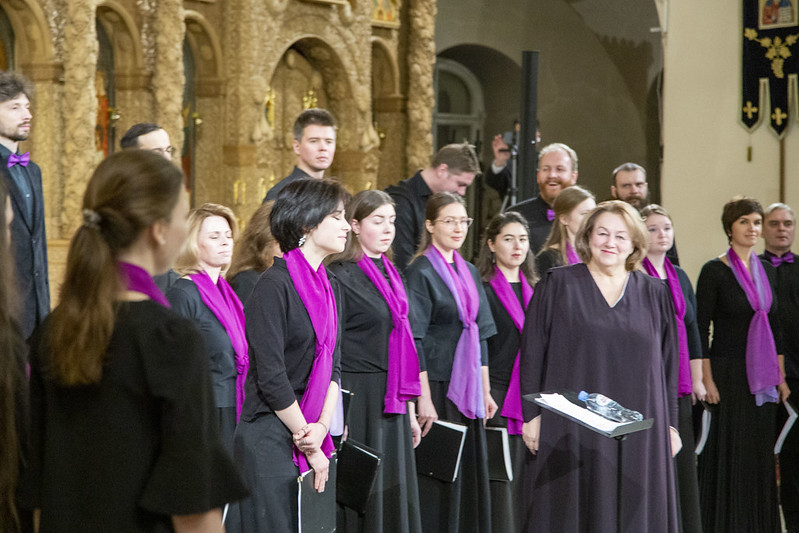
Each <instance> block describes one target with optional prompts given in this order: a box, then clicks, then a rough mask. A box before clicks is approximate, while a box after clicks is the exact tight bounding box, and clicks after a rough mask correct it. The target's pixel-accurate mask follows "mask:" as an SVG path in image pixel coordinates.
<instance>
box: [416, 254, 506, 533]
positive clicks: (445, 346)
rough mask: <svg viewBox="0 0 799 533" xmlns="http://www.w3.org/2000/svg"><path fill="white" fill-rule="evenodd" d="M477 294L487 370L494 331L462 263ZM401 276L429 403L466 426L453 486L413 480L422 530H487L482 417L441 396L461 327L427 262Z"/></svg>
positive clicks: (482, 299) (453, 305) (443, 415)
mask: <svg viewBox="0 0 799 533" xmlns="http://www.w3.org/2000/svg"><path fill="white" fill-rule="evenodd" d="M467 266H468V268H469V271H470V272H471V274H472V277H473V278H474V283H475V285H476V287H477V291H478V293H479V295H480V310H479V312H478V315H477V326H478V327H479V329H480V340H481V351H482V365H483V366H488V354H487V352H488V347H487V345H486V342H485V340H486V339H488V338H489V337H491V336H492V335H494V334H495V333H496V327H495V326H494V320H493V318H492V317H491V310H490V309H489V307H488V301H487V300H486V296H485V291H484V290H483V285H482V282H481V281H480V275H479V273H478V272H477V269H476V268H475V267H474V265H472V264H470V263H467ZM405 276H406V279H407V283H408V299H409V300H410V304H411V327H412V329H413V336H414V337H415V338H416V348H417V351H418V352H419V366H420V369H421V371H422V372H424V371H427V378H428V381H429V382H430V391H431V395H432V400H433V405H434V406H435V408H436V411H437V413H438V417H439V418H440V419H442V420H449V421H452V422H457V423H460V424H465V425H467V426H468V428H469V429H468V433H467V437H466V444H465V445H464V449H463V457H462V461H461V471H460V473H459V474H458V478H457V480H456V481H455V482H454V483H444V482H442V481H439V480H437V479H434V478H431V477H428V476H424V475H420V476H419V500H420V502H421V506H422V508H421V509H422V511H421V512H422V529H423V530H424V531H426V532H430V533H439V532H445V531H449V532H453V533H454V532H459V531H460V532H465V531H480V532H483V533H489V532H490V531H491V494H490V487H489V480H488V462H487V450H486V440H485V429H484V428H483V420H482V419H474V420H471V419H468V418H466V417H464V416H463V415H462V414H461V413H460V411H458V408H457V407H456V406H455V404H454V403H452V401H450V400H449V399H448V398H447V390H448V388H449V379H450V374H451V373H452V360H453V356H454V354H455V347H456V346H457V344H458V339H459V338H460V335H461V332H462V331H463V325H462V323H461V321H460V318H459V315H458V308H457V304H456V303H455V299H454V298H453V296H452V293H451V292H450V290H449V288H447V286H446V285H445V284H444V281H443V280H442V279H441V277H439V275H438V273H437V272H436V271H435V269H434V268H433V265H432V264H431V263H430V261H429V260H428V259H427V258H426V257H424V256H422V257H419V258H417V259H416V260H415V261H414V262H412V263H411V264H410V265H409V266H408V268H407V270H406V271H405Z"/></svg>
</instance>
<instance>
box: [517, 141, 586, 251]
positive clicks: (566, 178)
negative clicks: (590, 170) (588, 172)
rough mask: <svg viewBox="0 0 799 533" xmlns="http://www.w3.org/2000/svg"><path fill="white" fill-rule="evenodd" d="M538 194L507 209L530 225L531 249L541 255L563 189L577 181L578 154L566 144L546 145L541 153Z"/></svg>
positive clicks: (539, 155) (539, 157) (537, 176)
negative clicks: (522, 217) (553, 205)
mask: <svg viewBox="0 0 799 533" xmlns="http://www.w3.org/2000/svg"><path fill="white" fill-rule="evenodd" d="M536 179H537V181H538V190H539V193H538V196H536V197H535V198H530V199H529V200H524V201H523V202H519V203H518V204H516V205H512V206H510V207H509V208H508V209H506V211H517V212H518V213H520V214H521V215H522V216H524V218H526V219H527V223H528V225H529V226H530V250H531V251H532V252H533V254H537V253H538V252H539V251H540V250H541V248H542V247H543V246H544V243H545V242H546V240H547V237H549V231H550V229H552V221H553V220H555V211H553V210H552V204H553V203H554V202H555V198H557V197H558V195H559V194H560V191H562V190H563V189H565V188H566V187H571V186H572V185H574V184H575V183H577V154H576V153H575V152H574V150H572V149H571V148H569V147H568V146H566V145H565V144H562V143H552V144H549V145H547V146H545V147H544V148H543V149H542V150H541V153H540V154H538V174H537V175H536Z"/></svg>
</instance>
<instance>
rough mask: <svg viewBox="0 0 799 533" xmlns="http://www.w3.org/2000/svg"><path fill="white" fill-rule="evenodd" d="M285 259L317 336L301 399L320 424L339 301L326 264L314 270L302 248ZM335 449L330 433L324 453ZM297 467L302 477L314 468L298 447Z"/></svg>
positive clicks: (305, 413) (307, 415) (310, 417)
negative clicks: (331, 284)
mask: <svg viewBox="0 0 799 533" xmlns="http://www.w3.org/2000/svg"><path fill="white" fill-rule="evenodd" d="M283 259H285V261H286V268H288V271H289V275H290V276H291V281H292V283H293V284H294V288H295V289H296V290H297V294H298V295H299V296H300V300H302V303H303V305H305V310H306V311H308V316H310V318H311V324H312V325H313V330H314V334H315V335H316V350H315V353H314V361H313V366H312V367H311V374H310V376H308V383H307V384H306V385H305V392H304V393H303V395H302V399H301V400H300V410H301V411H302V414H303V416H305V420H306V421H307V422H311V423H313V422H317V421H318V420H319V415H321V414H322V407H323V406H324V404H325V397H326V396H327V390H328V389H329V388H330V379H331V377H332V376H333V351H334V350H335V348H336V330H337V327H338V317H337V315H336V299H335V297H334V296H333V289H332V287H330V280H329V279H327V270H325V266H324V265H319V268H318V269H317V270H314V269H313V268H312V267H311V265H310V264H309V263H308V260H307V259H305V254H303V253H302V250H300V249H299V248H295V249H293V250H291V251H289V252H286V253H285V254H283ZM334 449H335V447H334V446H333V440H332V439H331V438H330V434H327V435H325V438H324V440H323V441H322V451H323V452H324V454H325V456H327V457H330V456H331V455H332V453H333V451H334ZM294 464H295V465H297V467H298V468H299V469H300V474H304V473H305V472H307V471H308V470H310V469H311V468H310V466H309V465H308V460H307V459H306V458H305V454H304V453H302V452H301V451H300V450H299V449H298V448H297V447H296V446H295V447H294Z"/></svg>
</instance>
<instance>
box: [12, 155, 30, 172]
mask: <svg viewBox="0 0 799 533" xmlns="http://www.w3.org/2000/svg"><path fill="white" fill-rule="evenodd" d="M30 162H31V153H30V152H25V153H24V154H22V155H17V154H11V155H10V156H9V157H8V168H11V167H13V166H14V165H16V164H20V165H22V166H23V167H27V166H28V163H30Z"/></svg>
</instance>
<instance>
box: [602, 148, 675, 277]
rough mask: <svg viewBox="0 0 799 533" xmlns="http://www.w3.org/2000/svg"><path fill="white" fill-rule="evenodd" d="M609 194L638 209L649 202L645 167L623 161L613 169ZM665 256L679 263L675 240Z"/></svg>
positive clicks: (673, 262)
mask: <svg viewBox="0 0 799 533" xmlns="http://www.w3.org/2000/svg"><path fill="white" fill-rule="evenodd" d="M610 195H611V196H612V197H613V198H614V199H616V200H621V201H622V202H627V203H628V204H630V205H631V206H633V207H634V208H636V209H637V210H638V211H641V209H643V208H644V207H646V206H647V205H648V204H649V185H648V184H647V182H646V169H645V168H644V167H642V166H641V165H637V164H635V163H624V164H623V165H621V166H619V167H616V170H614V171H613V185H611V186H610ZM666 257H668V258H669V260H670V261H671V262H672V264H675V265H678V266H679V264H680V256H679V255H678V254H677V241H676V240H675V241H674V244H673V245H672V246H671V248H670V249H669V251H668V252H666Z"/></svg>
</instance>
